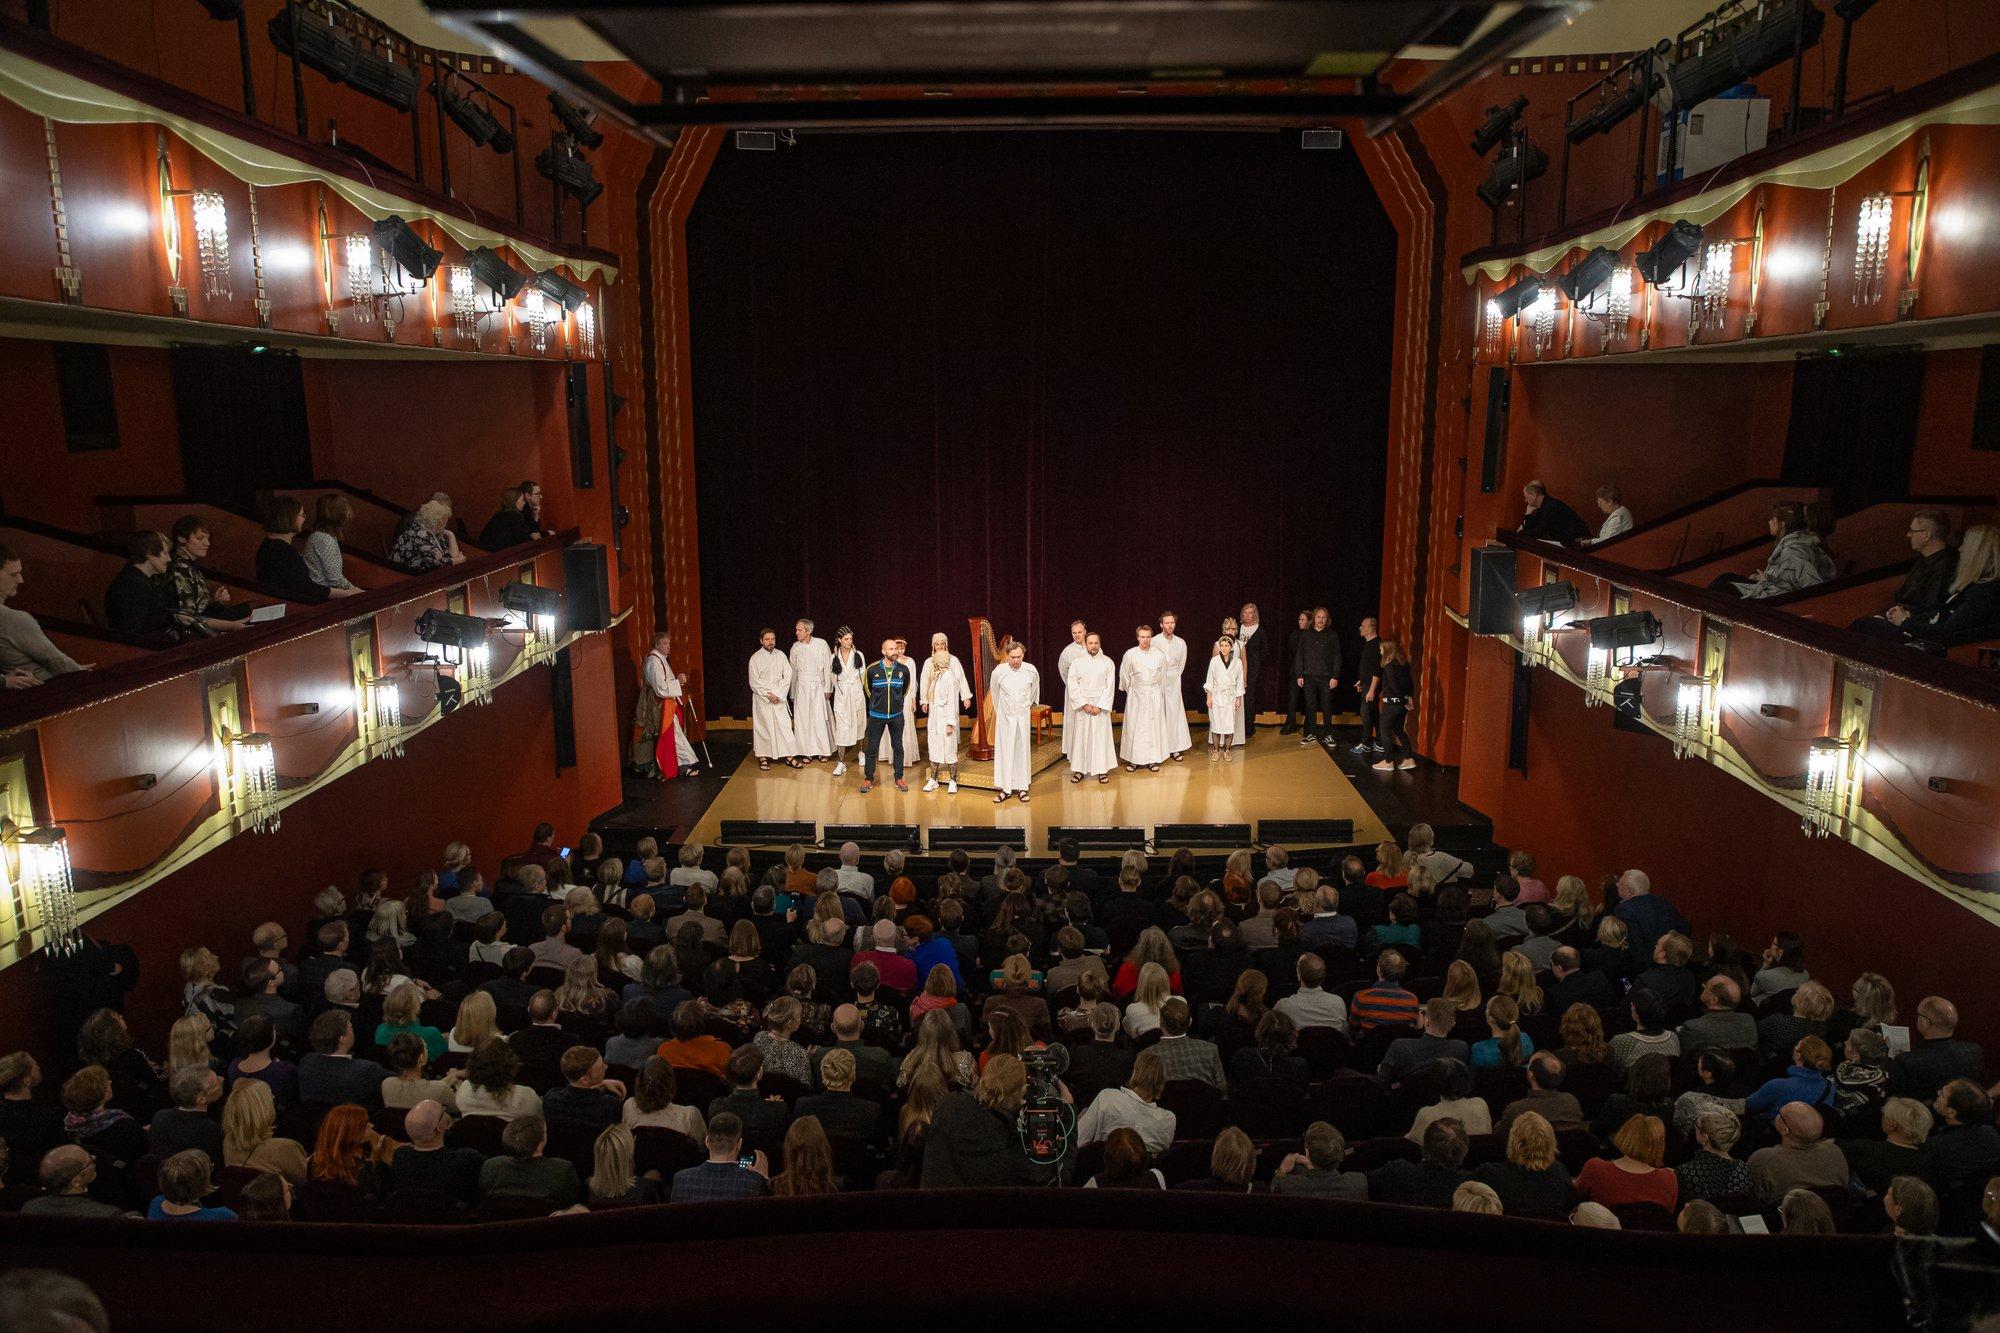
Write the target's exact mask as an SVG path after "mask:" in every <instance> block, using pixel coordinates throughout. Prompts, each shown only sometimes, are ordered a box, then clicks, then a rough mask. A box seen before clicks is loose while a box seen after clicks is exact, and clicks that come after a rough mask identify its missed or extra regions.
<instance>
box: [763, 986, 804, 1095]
mask: <svg viewBox="0 0 2000 1333" xmlns="http://www.w3.org/2000/svg"><path fill="white" fill-rule="evenodd" d="M802 1012H803V1011H802V1010H801V1008H800V1006H799V1002H798V1001H797V1000H795V999H793V998H792V997H791V996H789V995H780V996H779V997H778V998H777V999H775V1000H773V1001H771V1003H770V1004H768V1005H766V1006H765V1007H764V1029H763V1031H761V1032H759V1033H758V1034H757V1035H756V1036H754V1037H752V1038H751V1039H750V1044H751V1045H752V1046H755V1047H756V1048H757V1053H758V1054H759V1055H761V1056H763V1057H764V1069H765V1071H766V1072H768V1073H772V1074H777V1075H781V1076H782V1077H785V1078H789V1079H791V1080H792V1081H793V1082H794V1083H797V1084H798V1085H799V1086H800V1087H802V1088H806V1089H808V1090H810V1089H811V1088H812V1085H813V1065H812V1057H811V1056H809V1055H807V1054H806V1049H805V1047H803V1046H801V1045H799V1044H798V1043H797V1042H796V1041H793V1040H792V1034H794V1033H795V1032H797V1031H798V1030H799V1019H800V1016H801V1014H802Z"/></svg>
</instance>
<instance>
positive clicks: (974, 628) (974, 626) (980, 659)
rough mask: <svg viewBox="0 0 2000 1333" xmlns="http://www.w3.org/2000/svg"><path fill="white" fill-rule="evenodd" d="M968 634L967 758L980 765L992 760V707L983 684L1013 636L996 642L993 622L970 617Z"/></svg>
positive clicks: (984, 618) (981, 617)
mask: <svg viewBox="0 0 2000 1333" xmlns="http://www.w3.org/2000/svg"><path fill="white" fill-rule="evenodd" d="M968 625H969V628H970V630H971V634H972V742H971V745H970V747H969V749H970V752H971V757H972V758H973V759H975V760H977V761H979V762H981V763H985V762H989V761H991V760H992V758H993V703H992V700H991V698H990V697H989V696H988V695H987V692H986V682H987V680H988V679H989V678H990V677H991V675H992V673H993V668H994V667H996V666H998V665H999V664H1000V663H1001V662H1002V661H1004V660H1005V658H1004V657H1003V656H1002V655H1003V654H1004V653H1005V652H1006V649H1007V645H1008V644H1010V643H1012V642H1013V641H1014V636H1013V635H1011V634H1004V635H1001V636H1000V637H999V639H998V640H996V639H995V638H994V636H993V622H992V621H990V620H988V619H987V618H986V617H985V616H973V617H972V618H971V620H970V621H969V622H968Z"/></svg>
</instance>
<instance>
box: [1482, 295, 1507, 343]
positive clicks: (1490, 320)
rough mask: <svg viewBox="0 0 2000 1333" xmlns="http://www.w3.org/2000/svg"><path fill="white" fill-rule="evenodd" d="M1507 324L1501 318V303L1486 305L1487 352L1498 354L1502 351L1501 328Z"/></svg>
mask: <svg viewBox="0 0 2000 1333" xmlns="http://www.w3.org/2000/svg"><path fill="white" fill-rule="evenodd" d="M1505 322H1506V321H1505V320H1503V319H1501V318H1500V303H1499V302H1498V301H1488V302H1487V303H1486V329H1485V342H1486V350H1487V351H1489V352H1497V351H1499V350H1500V326H1501V325H1502V324H1503V323H1505Z"/></svg>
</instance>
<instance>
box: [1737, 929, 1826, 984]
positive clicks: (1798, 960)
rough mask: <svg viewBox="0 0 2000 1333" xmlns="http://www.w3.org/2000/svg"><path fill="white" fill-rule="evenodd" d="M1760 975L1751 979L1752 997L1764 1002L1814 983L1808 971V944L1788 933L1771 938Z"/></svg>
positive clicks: (1787, 931)
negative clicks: (1764, 999) (1782, 992)
mask: <svg viewBox="0 0 2000 1333" xmlns="http://www.w3.org/2000/svg"><path fill="white" fill-rule="evenodd" d="M1759 962H1760V963H1761V966H1759V967H1758V969H1757V975H1756V976H1754V977H1752V978H1750V998H1751V999H1752V1000H1761V999H1763V998H1765V997H1766V996H1769V995H1776V994H1778V993H1779V992H1781V991H1788V990H1797V989H1798V988H1799V987H1801V986H1803V985H1805V984H1806V983H1807V982H1808V981H1811V980H1812V973H1810V972H1808V971H1806V944H1805V941H1804V940H1802V939H1800V938H1799V937H1798V936H1797V935H1796V934H1794V933H1793V932H1791V931H1789V930H1781V931H1779V932H1778V933H1777V934H1776V935H1774V936H1772V937H1771V943H1770V944H1769V945H1768V946H1767V947H1766V948H1765V950H1764V956H1763V957H1762V958H1761V959H1760V960H1759Z"/></svg>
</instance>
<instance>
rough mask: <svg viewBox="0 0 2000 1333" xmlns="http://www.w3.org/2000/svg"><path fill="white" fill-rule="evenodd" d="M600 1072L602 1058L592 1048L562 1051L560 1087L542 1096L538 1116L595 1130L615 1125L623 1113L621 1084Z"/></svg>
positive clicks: (574, 1047) (623, 1094)
mask: <svg viewBox="0 0 2000 1333" xmlns="http://www.w3.org/2000/svg"><path fill="white" fill-rule="evenodd" d="M604 1072H605V1071H604V1056H603V1055H601V1054H600V1053H599V1052H598V1050H597V1048H596V1047H595V1046H572V1047H570V1048H569V1049H568V1050H566V1051H564V1052H563V1056H562V1076H563V1086H562V1087H559V1088H551V1089H549V1090H548V1092H546V1093H544V1094H543V1095H542V1115H543V1116H544V1117H545V1118H547V1119H550V1120H573V1121H576V1122H578V1123H580V1124H585V1125H589V1126H590V1127H591V1128H592V1129H598V1130H601V1129H605V1128H607V1127H608V1126H611V1125H615V1124H617V1123H618V1121H619V1117H620V1116H621V1115H622V1114H623V1111H624V1105H625V1085H624V1084H623V1083H620V1082H619V1081H618V1080H617V1079H615V1078H606V1077H605V1076H604Z"/></svg>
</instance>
